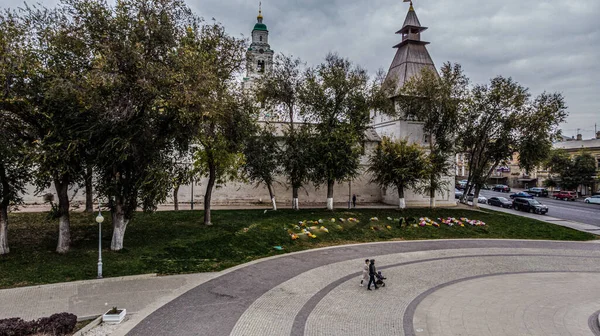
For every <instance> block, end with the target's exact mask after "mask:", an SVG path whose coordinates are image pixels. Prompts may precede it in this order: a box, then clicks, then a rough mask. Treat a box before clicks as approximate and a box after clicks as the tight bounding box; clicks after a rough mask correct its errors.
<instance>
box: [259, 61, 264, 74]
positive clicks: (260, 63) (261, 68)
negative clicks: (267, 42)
mask: <svg viewBox="0 0 600 336" xmlns="http://www.w3.org/2000/svg"><path fill="white" fill-rule="evenodd" d="M258 72H265V61H258Z"/></svg>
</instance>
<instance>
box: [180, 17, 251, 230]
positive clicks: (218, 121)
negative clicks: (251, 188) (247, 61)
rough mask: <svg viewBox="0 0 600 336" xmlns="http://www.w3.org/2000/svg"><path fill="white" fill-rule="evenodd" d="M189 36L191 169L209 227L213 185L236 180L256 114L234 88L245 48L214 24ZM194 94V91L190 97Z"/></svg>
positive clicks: (189, 32)
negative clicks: (193, 124)
mask: <svg viewBox="0 0 600 336" xmlns="http://www.w3.org/2000/svg"><path fill="white" fill-rule="evenodd" d="M190 34H192V35H193V36H191V39H190V42H189V43H188V45H187V49H186V53H189V58H190V64H197V66H196V67H195V69H189V70H190V72H189V73H188V74H187V75H186V76H187V79H188V80H189V82H188V83H198V84H201V86H195V87H192V86H190V89H189V90H188V91H187V92H188V94H190V96H191V97H190V99H189V103H187V104H185V105H184V106H186V110H188V113H190V114H192V115H194V116H195V118H196V117H197V118H199V119H198V120H199V123H198V125H199V127H198V130H197V134H196V135H195V137H194V139H195V141H197V142H198V144H199V146H200V147H199V149H198V151H197V152H196V154H195V158H194V159H195V167H196V169H197V170H198V172H199V174H201V175H203V176H206V177H208V182H207V187H206V192H205V194H204V224H206V225H210V224H212V223H211V213H210V205H211V199H212V192H213V189H214V187H215V183H219V184H222V183H226V182H227V181H230V180H234V179H237V178H239V177H240V174H239V173H240V168H241V164H242V163H243V160H242V158H243V155H242V154H241V152H242V150H243V145H244V144H245V142H246V139H247V138H248V136H250V134H251V131H252V129H253V127H252V124H253V123H254V122H255V117H256V108H255V106H253V104H252V103H251V101H250V100H249V98H248V97H245V96H244V95H243V94H242V93H241V91H242V90H241V89H240V87H239V85H237V76H238V75H239V74H240V72H241V70H242V67H243V62H244V50H245V43H244V41H243V40H241V39H237V38H234V37H232V36H229V35H228V34H227V33H226V32H225V29H224V28H223V26H221V25H219V24H213V25H205V26H203V27H202V29H201V32H199V33H194V32H193V31H192V30H191V29H188V35H190ZM194 88H196V89H197V91H195V93H194Z"/></svg>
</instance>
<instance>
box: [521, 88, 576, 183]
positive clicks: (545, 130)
mask: <svg viewBox="0 0 600 336" xmlns="http://www.w3.org/2000/svg"><path fill="white" fill-rule="evenodd" d="M566 109H567V106H566V105H565V101H564V97H563V96H562V94H560V93H547V92H544V93H542V94H540V95H539V96H537V97H536V98H535V100H534V101H533V102H530V103H529V104H528V108H527V109H526V110H525V113H524V114H523V115H522V117H521V118H520V119H519V121H520V123H521V129H520V131H519V134H520V138H519V142H518V144H517V151H518V153H519V166H520V167H521V168H523V169H524V170H525V171H526V172H527V173H530V172H531V171H532V170H533V169H535V168H536V167H538V166H540V165H542V164H543V163H544V161H545V160H546V159H547V158H548V156H549V155H550V151H551V149H552V143H553V142H554V141H556V140H557V139H558V138H559V136H560V130H559V129H558V126H559V125H560V124H561V123H563V122H564V121H565V120H566V118H567V115H568V113H567V112H566Z"/></svg>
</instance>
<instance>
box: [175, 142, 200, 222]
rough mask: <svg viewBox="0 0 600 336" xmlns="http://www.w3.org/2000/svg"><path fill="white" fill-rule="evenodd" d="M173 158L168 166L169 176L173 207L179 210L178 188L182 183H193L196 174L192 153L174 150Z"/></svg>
mask: <svg viewBox="0 0 600 336" xmlns="http://www.w3.org/2000/svg"><path fill="white" fill-rule="evenodd" d="M174 158H175V159H174V160H173V161H172V163H171V166H170V167H169V176H170V177H171V182H172V185H173V208H174V210H175V211H178V210H179V188H181V186H182V185H185V184H188V183H193V180H194V176H195V174H196V172H195V170H194V167H193V165H192V162H191V160H192V154H191V153H189V152H188V153H181V152H176V153H175V156H174Z"/></svg>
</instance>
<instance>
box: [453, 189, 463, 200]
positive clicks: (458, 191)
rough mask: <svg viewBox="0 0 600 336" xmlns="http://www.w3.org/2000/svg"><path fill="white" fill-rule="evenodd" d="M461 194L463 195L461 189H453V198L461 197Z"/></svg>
mask: <svg viewBox="0 0 600 336" xmlns="http://www.w3.org/2000/svg"><path fill="white" fill-rule="evenodd" d="M462 195H463V192H462V191H460V190H458V189H456V188H455V189H454V198H456V199H459V198H461V197H462Z"/></svg>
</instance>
